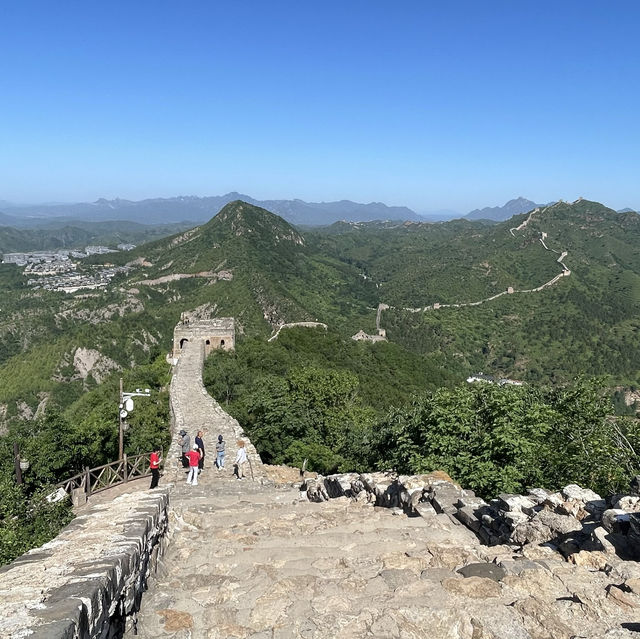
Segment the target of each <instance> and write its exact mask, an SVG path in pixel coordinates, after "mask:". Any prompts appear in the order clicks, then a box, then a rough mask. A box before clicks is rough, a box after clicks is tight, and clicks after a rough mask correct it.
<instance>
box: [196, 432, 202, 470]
mask: <svg viewBox="0 0 640 639" xmlns="http://www.w3.org/2000/svg"><path fill="white" fill-rule="evenodd" d="M203 435H204V433H203V432H202V431H201V430H199V431H198V434H197V435H196V439H195V442H196V446H197V447H198V452H199V453H200V461H199V462H198V472H199V473H201V472H202V469H203V468H204V442H203V441H202V436H203Z"/></svg>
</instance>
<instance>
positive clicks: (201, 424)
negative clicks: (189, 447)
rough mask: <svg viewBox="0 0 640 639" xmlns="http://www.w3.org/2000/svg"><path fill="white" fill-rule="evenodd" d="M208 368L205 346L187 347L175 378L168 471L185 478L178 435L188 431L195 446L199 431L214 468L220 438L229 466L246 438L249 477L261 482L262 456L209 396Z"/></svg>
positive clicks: (188, 345)
mask: <svg viewBox="0 0 640 639" xmlns="http://www.w3.org/2000/svg"><path fill="white" fill-rule="evenodd" d="M203 365H204V347H203V345H202V343H198V342H196V341H193V342H188V343H185V344H184V347H183V349H182V353H181V355H180V359H179V360H178V363H177V364H176V366H175V368H174V371H173V377H172V379H171V390H170V398H171V400H170V401H171V417H172V442H171V447H170V449H169V453H168V459H167V460H165V472H166V473H167V474H168V475H169V477H170V478H171V479H172V480H173V481H176V480H179V479H181V478H182V473H183V469H182V465H181V464H180V462H179V459H180V456H181V449H180V444H179V437H178V433H179V432H180V430H185V431H187V433H188V434H189V436H190V438H191V444H193V442H194V439H195V436H196V434H197V432H198V431H199V430H202V431H204V433H205V436H204V443H205V451H206V459H205V464H207V466H209V467H211V465H212V464H213V460H214V458H215V443H216V440H217V438H218V435H222V436H223V437H224V439H225V441H226V457H225V464H226V465H227V466H230V465H231V464H232V463H233V460H234V458H235V456H236V452H237V445H236V441H237V440H238V439H242V440H243V441H244V442H245V447H246V449H247V457H248V459H249V462H250V468H247V469H246V473H247V475H248V476H249V478H251V477H253V478H254V479H256V480H260V479H262V478H263V477H264V468H263V464H262V460H261V459H260V455H258V453H257V451H256V449H255V447H254V446H253V444H252V443H251V442H250V441H249V438H248V437H247V435H246V434H245V432H244V431H243V429H242V426H240V424H239V423H238V420H237V419H234V418H233V417H231V416H230V415H228V414H227V413H225V411H224V410H222V408H221V407H220V405H219V404H218V402H216V401H215V400H214V399H213V398H212V397H211V396H210V395H209V394H208V393H207V390H206V388H205V386H204V382H203V381H202V367H203Z"/></svg>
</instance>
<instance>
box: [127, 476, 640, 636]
mask: <svg viewBox="0 0 640 639" xmlns="http://www.w3.org/2000/svg"><path fill="white" fill-rule="evenodd" d="M171 501H172V504H173V506H172V510H171V512H170V524H169V525H170V531H171V532H170V541H169V544H168V551H167V552H166V554H165V555H164V557H163V558H162V559H161V560H160V563H159V566H160V568H159V571H158V574H157V575H156V578H155V579H152V580H151V588H150V590H149V591H148V592H147V593H146V594H145V595H144V596H143V599H142V607H141V610H140V613H139V615H138V620H137V628H136V630H137V635H136V636H138V637H142V638H143V639H151V638H160V637H172V638H175V639H179V638H180V639H182V638H184V639H186V638H190V639H201V638H202V639H205V638H206V639H217V638H228V637H237V638H243V639H244V638H246V639H276V638H277V639H284V638H293V637H304V638H306V639H327V638H336V639H351V638H353V639H355V638H364V637H376V638H379V639H388V638H398V639H400V638H403V639H404V638H407V639H418V638H426V637H428V638H430V639H439V638H447V639H463V638H464V639H503V638H504V639H562V638H564V639H569V638H571V637H574V638H576V639H577V638H578V637H589V638H592V639H595V638H596V637H597V638H602V639H604V638H605V637H606V638H607V639H621V638H623V637H628V638H629V639H632V638H633V637H637V636H638V634H637V632H635V630H637V631H640V625H639V624H638V623H637V612H638V610H640V608H639V607H638V606H639V605H640V597H639V596H638V595H637V594H636V593H635V591H634V590H637V588H636V586H635V584H636V583H640V582H636V581H634V576H633V575H631V574H621V573H619V572H617V571H616V569H615V568H614V567H613V566H612V567H611V570H610V572H609V574H607V572H606V571H602V570H594V569H592V568H590V567H588V566H575V565H571V564H569V563H567V562H566V561H564V560H563V559H562V558H561V556H560V555H558V553H555V552H553V551H551V550H550V549H548V548H544V547H534V548H531V549H530V552H529V554H528V556H522V555H519V554H517V553H515V552H514V550H513V549H512V548H510V547H507V546H494V547H487V546H483V545H481V544H480V543H479V542H478V540H477V538H476V537H475V535H474V534H473V533H472V532H471V531H469V530H468V529H467V528H465V527H464V526H461V525H456V524H454V523H453V522H452V521H451V519H450V518H449V517H448V516H447V515H445V514H435V513H431V514H426V515H425V516H422V517H408V516H406V515H405V514H403V513H401V511H400V510H399V509H389V508H379V507H375V506H373V505H371V504H370V503H368V502H364V501H362V502H358V501H354V500H351V499H348V498H346V497H341V498H338V499H335V500H331V501H329V502H324V503H312V502H309V501H307V499H306V497H305V494H304V493H302V494H301V493H300V492H299V491H298V490H297V489H296V488H292V487H280V488H278V487H275V486H268V485H259V484H257V483H252V482H249V481H237V480H235V479H232V478H230V476H228V475H223V474H221V473H219V472H218V471H216V470H214V469H212V468H207V469H206V470H205V471H203V473H202V474H201V481H200V483H199V485H198V486H196V487H192V486H188V485H186V483H184V482H181V483H180V484H178V485H175V486H174V487H173V490H172V494H171ZM625 565H626V566H627V570H631V569H633V567H634V566H635V565H634V564H629V562H625ZM629 566H631V567H629ZM460 569H461V572H457V571H458V570H460ZM638 573H639V575H638V576H640V571H638ZM625 580H626V585H624V584H625ZM128 636H133V633H131V635H127V637H128Z"/></svg>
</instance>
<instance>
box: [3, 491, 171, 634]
mask: <svg viewBox="0 0 640 639" xmlns="http://www.w3.org/2000/svg"><path fill="white" fill-rule="evenodd" d="M168 504H169V496H168V492H167V491H166V490H157V491H154V492H147V491H144V492H134V493H128V494H125V495H121V496H120V497H117V498H115V499H114V500H113V501H111V502H109V503H106V504H98V505H95V506H93V507H92V508H90V509H89V510H88V511H87V512H86V513H85V514H83V515H81V516H78V517H76V518H75V519H74V520H73V521H72V522H71V523H70V524H69V525H68V526H67V527H66V528H65V529H64V530H63V531H62V532H61V533H60V534H59V535H58V536H57V537H56V538H55V539H53V540H52V541H50V542H49V543H47V544H44V545H43V546H41V547H40V548H36V549H34V550H31V551H29V552H27V553H25V554H24V555H22V557H19V558H18V559H16V560H15V561H14V562H13V563H11V564H9V565H8V566H4V567H2V568H0V601H2V606H0V637H12V638H14V637H15V638H16V639H17V638H18V637H30V639H55V638H62V637H65V638H67V637H82V638H85V637H117V636H121V633H122V632H123V631H124V629H125V625H126V623H127V620H132V619H133V618H135V613H136V612H137V610H138V606H139V603H140V597H141V595H142V592H143V590H145V588H146V583H147V577H148V576H149V574H150V573H153V572H154V571H155V567H156V562H157V560H158V557H159V555H160V554H161V553H162V551H163V546H164V544H163V540H164V536H165V533H166V531H167V520H168V516H167V512H168Z"/></svg>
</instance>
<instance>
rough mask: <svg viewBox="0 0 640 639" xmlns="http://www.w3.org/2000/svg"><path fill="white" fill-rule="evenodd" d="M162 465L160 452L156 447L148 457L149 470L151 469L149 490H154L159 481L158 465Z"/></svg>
mask: <svg viewBox="0 0 640 639" xmlns="http://www.w3.org/2000/svg"><path fill="white" fill-rule="evenodd" d="M161 463H162V452H161V450H160V448H158V447H157V446H156V448H154V449H153V452H152V453H151V457H149V468H150V469H151V486H149V489H151V488H155V487H156V486H157V485H158V482H159V481H160V464H161Z"/></svg>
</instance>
